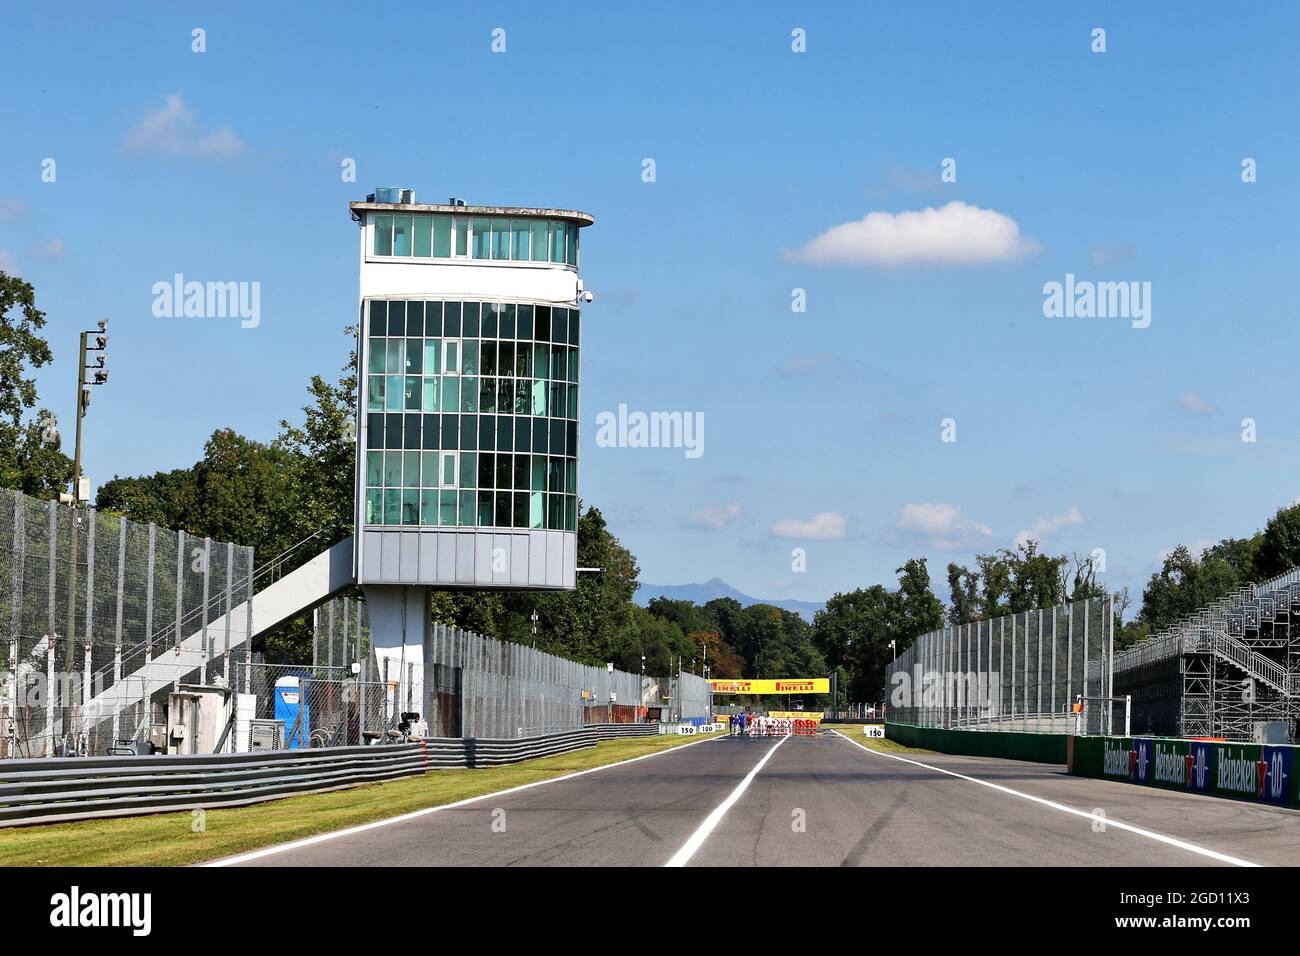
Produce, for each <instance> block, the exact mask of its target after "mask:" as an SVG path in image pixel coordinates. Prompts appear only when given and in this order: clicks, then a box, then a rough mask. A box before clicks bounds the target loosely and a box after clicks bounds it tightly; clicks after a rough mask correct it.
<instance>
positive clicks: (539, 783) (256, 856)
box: [198, 734, 724, 866]
mask: <svg viewBox="0 0 1300 956" xmlns="http://www.w3.org/2000/svg"><path fill="white" fill-rule="evenodd" d="M723 736H724V735H722V734H718V735H717V736H714V737H709V738H708V739H706V740H692V741H691V742H690V743H689V744H682V745H681V746H680V747H665V748H664V749H663V750H656V751H655V752H654V753H651V754H642V755H641V756H639V757H629V758H628V759H627V760H619V761H616V762H614V763H607V764H602V765H601V766H599V767H588V768H587V769H586V770H575V771H574V772H573V773H566V774H563V775H561V776H559V777H549V778H547V779H546V780H534V781H533V782H532V783H521V784H520V785H519V786H517V787H510V788H509V789H507V790H497V791H495V792H493V793H485V794H483V795H482V796H478V797H467V798H465V799H464V800H457V801H456V802H455V803H443V804H439V805H438V806H436V807H425V808H423V809H422V810H412V811H411V812H410V813H403V814H401V815H400V816H396V817H388V818H387V819H384V820H375V821H374V822H373V823H362V824H359V825H357V826H354V827H348V828H347V829H345V830H333V831H331V832H329V833H319V834H317V835H316V836H310V837H304V838H303V839H301V840H294V841H292V842H290V843H281V844H278V845H276V846H268V847H264V848H262V849H260V850H250V851H249V852H248V853H241V854H239V855H238V856H228V857H225V858H223V859H220V860H212V861H210V862H208V863H200V864H198V865H199V866H237V865H238V864H240V863H248V862H250V861H252V860H260V859H262V858H263V857H268V856H273V855H275V854H276V853H287V852H289V851H290V850H299V849H302V848H303V847H307V846H314V845H315V844H317V843H324V842H326V841H327V840H337V839H338V838H339V837H345V836H352V835H353V834H354V833H364V832H365V831H367V830H377V829H379V828H380V827H387V826H392V825H393V824H394V823H405V822H406V821H407V820H414V819H416V818H417V817H423V816H427V815H428V814H430V813H437V812H438V811H440V810H454V809H455V808H457V807H464V806H468V805H469V804H471V803H477V802H478V801H480V800H490V799H492V798H493V797H504V796H508V795H509V794H512V793H519V792H520V791H521V790H531V789H532V788H533V787H544V786H545V785H546V784H548V783H559V782H560V781H561V780H572V779H574V778H575V777H585V776H586V775H587V774H589V773H597V772H599V771H601V770H609V769H610V768H612V767H623V766H626V765H627V764H630V763H636V762H637V761H638V760H649V759H650V758H651V757H662V756H663V755H664V754H670V753H678V752H680V751H682V750H685V749H686V748H687V747H694V746H695V745H696V744H707V743H708V742H709V741H711V740H720V739H721V738H722V737H723ZM218 809H219V808H218Z"/></svg>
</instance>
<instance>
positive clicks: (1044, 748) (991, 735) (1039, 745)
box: [885, 722, 1070, 764]
mask: <svg viewBox="0 0 1300 956" xmlns="http://www.w3.org/2000/svg"><path fill="white" fill-rule="evenodd" d="M885 736H886V737H888V738H889V739H890V740H896V741H898V742H899V743H900V744H905V745H906V746H908V747H920V748H921V749H922V750H937V751H938V752H939V753H945V754H963V755H965V756H969V757H1006V758H1008V759H1010V760H1033V761H1036V762H1037V763H1059V764H1063V763H1065V762H1066V753H1067V749H1068V746H1069V739H1070V738H1069V737H1068V736H1067V735H1066V734H1025V733H1016V732H1012V731H1001V730H945V729H942V728H939V727H918V726H916V725H914V724H891V723H888V722H887V723H886V724H885Z"/></svg>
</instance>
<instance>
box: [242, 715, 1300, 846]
mask: <svg viewBox="0 0 1300 956" xmlns="http://www.w3.org/2000/svg"><path fill="white" fill-rule="evenodd" d="M1102 814H1104V822H1103V818H1102V817H1101V815H1102ZM801 821H802V824H803V826H802V828H801V827H800V826H799V824H800V822H801ZM1297 859H1300V812H1297V811H1293V810H1288V809H1285V808H1280V807H1268V806H1259V805H1254V804H1247V803H1236V802H1233V801H1228V800H1221V799H1215V798H1211V797H1204V796H1197V795H1192V794H1184V793H1178V792H1173V791H1163V790H1156V789H1153V788H1149V787H1136V786H1132V785H1129V784H1125V783H1118V782H1110V781H1104V780H1095V779H1088V778H1083V777H1072V776H1069V775H1067V774H1066V773H1065V770H1064V768H1063V767H1057V766H1052V765H1047V764H1035V763H1026V762H1023V761H1014V760H999V759H990V758H981V757H958V756H946V755H938V754H911V753H906V754H888V753H880V752H868V751H867V750H865V749H863V748H862V747H860V746H859V745H857V744H856V743H854V742H852V741H851V740H848V739H844V738H842V737H840V736H838V735H835V734H829V733H819V734H818V735H817V736H816V737H788V738H767V739H754V738H728V737H721V738H717V739H710V740H705V741H701V742H698V743H695V744H690V745H686V746H684V747H680V748H676V749H672V750H667V751H663V752H661V753H658V754H654V755H652V756H649V757H643V758H638V759H635V760H632V761H626V762H624V763H622V764H614V765H610V766H608V767H603V768H598V769H596V770H592V771H585V772H583V773H581V774H576V775H573V776H570V777H567V778H558V779H556V780H553V781H549V782H544V783H541V784H536V785H531V786H528V787H525V788H519V789H516V790H514V791H507V792H505V793H502V794H492V795H488V796H485V797H481V798H477V799H474V800H471V801H466V802H463V803H460V804H453V805H450V806H447V807H445V808H434V809H430V810H423V811H416V812H415V813H413V814H407V815H406V816H404V817H399V818H395V819H394V820H390V821H380V822H378V823H374V824H367V825H365V826H363V827H356V828H352V829H349V830H342V831H339V832H337V833H332V834H325V835H322V836H317V837H311V838H308V839H306V840H301V841H297V842H294V843H289V844H284V845H282V846H278V847H271V848H268V849H264V850H258V851H254V852H252V853H246V854H242V855H240V856H238V857H233V858H230V859H228V860H223V861H217V864H218V865H257V866H466V865H490V866H516V865H518V866H544V865H561V866H618V865H641V866H646V865H668V864H670V863H671V864H672V865H691V866H800V865H803V866H908V865H913V866H928V865H978V866H1019V865H1040V866H1041V865H1047V866H1203V865H1211V866H1225V865H1226V866H1232V865H1249V864H1260V865H1286V864H1293V863H1294V861H1295V860H1297Z"/></svg>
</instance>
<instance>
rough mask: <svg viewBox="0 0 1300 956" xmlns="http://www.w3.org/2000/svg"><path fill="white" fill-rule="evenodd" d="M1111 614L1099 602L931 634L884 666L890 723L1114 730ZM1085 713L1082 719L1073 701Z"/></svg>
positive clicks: (1119, 712) (1118, 708)
mask: <svg viewBox="0 0 1300 956" xmlns="http://www.w3.org/2000/svg"><path fill="white" fill-rule="evenodd" d="M1113 648H1114V614H1113V606H1112V602H1111V599H1110V598H1109V597H1107V598H1094V599H1091V600H1088V601H1079V602H1076V603H1073V604H1062V605H1059V606H1057V607H1052V608H1042V609H1039V610H1035V611H1027V612H1024V613H1021V614H1010V615H1006V616H1004V617H997V618H992V619H990V620H986V621H977V622H975V623H972V624H963V625H960V626H954V627H945V628H942V629H941V630H937V631H931V632H930V633H928V634H923V635H922V636H921V637H919V638H917V640H916V642H915V643H914V644H913V645H912V646H911V647H909V648H908V649H907V650H905V651H904V652H903V653H902V654H899V655H898V658H897V660H895V661H894V662H893V663H892V664H891V665H890V666H889V667H888V670H887V674H888V686H887V687H886V691H887V693H888V695H889V706H888V711H887V713H888V717H889V719H890V720H892V721H897V722H899V723H906V724H916V725H917V726H921V727H949V728H961V729H967V730H1003V731H1030V732H1039V733H1072V732H1074V730H1075V729H1076V721H1082V723H1083V726H1082V727H1080V728H1079V729H1082V730H1083V732H1085V733H1109V732H1111V730H1112V727H1113V726H1114V724H1115V721H1116V720H1118V721H1119V722H1120V723H1121V724H1122V721H1123V708H1122V705H1118V704H1117V703H1116V702H1115V701H1114V695H1113V692H1112V687H1113V656H1114V655H1113ZM1076 704H1079V705H1080V706H1081V711H1080V712H1081V714H1082V717H1076V715H1075V705H1076Z"/></svg>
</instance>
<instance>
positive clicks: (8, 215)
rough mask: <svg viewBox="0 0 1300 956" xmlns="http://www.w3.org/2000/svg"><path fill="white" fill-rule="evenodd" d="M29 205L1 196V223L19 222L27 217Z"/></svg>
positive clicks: (19, 200)
mask: <svg viewBox="0 0 1300 956" xmlns="http://www.w3.org/2000/svg"><path fill="white" fill-rule="evenodd" d="M27 209H28V206H27V203H25V202H23V201H22V200H21V199H11V198H8V197H5V196H0V222H17V221H18V220H19V219H22V218H23V217H24V216H26V215H27Z"/></svg>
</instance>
